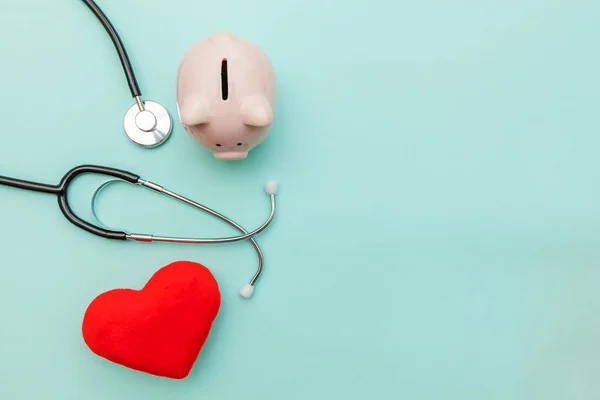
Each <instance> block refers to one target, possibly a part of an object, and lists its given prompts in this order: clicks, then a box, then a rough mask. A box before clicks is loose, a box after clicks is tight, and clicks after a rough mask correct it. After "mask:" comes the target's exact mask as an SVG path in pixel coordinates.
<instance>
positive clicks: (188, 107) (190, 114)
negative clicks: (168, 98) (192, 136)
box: [179, 97, 210, 126]
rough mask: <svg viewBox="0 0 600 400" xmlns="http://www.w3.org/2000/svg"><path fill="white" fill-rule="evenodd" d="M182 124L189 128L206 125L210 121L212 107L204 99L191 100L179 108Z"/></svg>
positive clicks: (184, 102)
mask: <svg viewBox="0 0 600 400" xmlns="http://www.w3.org/2000/svg"><path fill="white" fill-rule="evenodd" d="M179 118H180V119H181V123H182V124H184V125H188V126H194V125H200V124H206V123H208V122H209V120H210V107H209V105H208V101H207V100H206V99H205V98H203V97H198V98H189V99H186V100H184V101H183V103H182V104H181V107H180V108H179Z"/></svg>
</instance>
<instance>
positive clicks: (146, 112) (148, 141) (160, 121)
mask: <svg viewBox="0 0 600 400" xmlns="http://www.w3.org/2000/svg"><path fill="white" fill-rule="evenodd" d="M124 128H125V133H126V134H127V136H128V137H129V139H131V141H132V142H134V143H136V144H138V145H140V146H143V147H156V146H160V145H161V144H163V143H164V142H165V141H166V140H167V139H168V138H169V135H170V134H171V130H172V128H173V122H172V120H171V115H170V114H169V112H168V111H167V110H166V109H165V108H164V107H163V106H161V105H160V104H158V103H156V102H154V101H144V102H143V103H142V102H141V101H138V103H136V104H134V105H133V106H131V108H130V109H129V110H128V111H127V113H126V114H125V121H124Z"/></svg>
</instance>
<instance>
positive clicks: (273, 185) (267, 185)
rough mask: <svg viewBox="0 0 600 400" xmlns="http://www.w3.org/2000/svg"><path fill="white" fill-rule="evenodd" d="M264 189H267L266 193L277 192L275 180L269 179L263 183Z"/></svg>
mask: <svg viewBox="0 0 600 400" xmlns="http://www.w3.org/2000/svg"><path fill="white" fill-rule="evenodd" d="M265 190H266V191H267V194H268V195H272V194H275V193H277V182H275V181H269V182H267V183H265Z"/></svg>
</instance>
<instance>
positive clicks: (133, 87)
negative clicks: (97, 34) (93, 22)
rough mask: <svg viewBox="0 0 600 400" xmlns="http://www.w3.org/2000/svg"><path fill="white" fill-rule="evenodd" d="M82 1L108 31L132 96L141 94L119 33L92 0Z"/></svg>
mask: <svg viewBox="0 0 600 400" xmlns="http://www.w3.org/2000/svg"><path fill="white" fill-rule="evenodd" d="M82 1H83V2H84V3H85V4H86V5H87V6H88V7H89V9H90V10H92V12H93V13H94V15H96V17H98V20H100V22H101V23H102V25H103V26H104V29H106V32H108V35H109V36H110V38H111V39H112V41H113V43H114V45H115V48H116V50H117V53H118V54H119V58H120V59H121V64H122V65H123V70H124V71H125V76H126V77H127V83H128V84H129V90H130V91H131V95H132V96H133V97H137V96H141V95H142V92H141V91H140V87H139V85H138V83H137V79H136V78H135V73H134V72H133V67H132V66H131V61H129V56H128V55H127V51H126V50H125V46H123V42H121V38H120V37H119V34H118V33H117V31H116V30H115V28H114V27H113V26H112V24H111V23H110V21H109V19H108V17H107V16H106V15H105V14H104V12H103V11H102V10H101V9H100V7H98V5H97V4H96V3H95V2H94V1H93V0H82Z"/></svg>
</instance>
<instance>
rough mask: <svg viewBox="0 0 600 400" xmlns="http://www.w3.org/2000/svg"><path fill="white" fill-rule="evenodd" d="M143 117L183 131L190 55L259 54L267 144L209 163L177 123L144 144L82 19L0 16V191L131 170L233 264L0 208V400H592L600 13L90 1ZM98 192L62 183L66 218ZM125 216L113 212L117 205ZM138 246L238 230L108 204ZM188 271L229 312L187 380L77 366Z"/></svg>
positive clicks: (576, 2) (41, 202)
mask: <svg viewBox="0 0 600 400" xmlns="http://www.w3.org/2000/svg"><path fill="white" fill-rule="evenodd" d="M99 4H100V6H101V7H103V9H104V10H105V12H106V13H107V14H108V15H109V16H110V18H111V19H112V21H113V23H114V24H115V26H116V27H117V29H118V31H119V32H120V34H121V36H122V38H123V40H124V42H125V44H126V46H127V48H128V50H129V53H130V56H131V59H132V62H133V63H134V66H135V67H136V70H137V73H138V79H139V81H140V85H141V87H142V90H143V92H144V94H145V97H146V98H147V99H155V100H158V101H160V102H162V103H163V104H165V105H166V106H167V107H168V109H169V110H170V111H171V112H172V113H173V115H174V117H175V118H177V115H176V106H175V74H176V70H177V67H178V63H179V60H180V58H181V56H182V55H183V53H184V52H185V50H186V49H187V48H188V47H189V46H190V45H191V44H192V43H193V42H195V41H196V40H198V39H200V38H202V37H204V36H206V35H208V34H210V33H213V32H215V31H230V32H233V33H235V34H237V35H240V36H243V37H245V38H247V39H250V40H252V41H254V42H255V43H257V44H259V45H260V46H261V47H262V48H263V49H264V50H265V51H266V52H267V53H268V54H269V56H270V57H271V59H272V61H273V64H274V66H275V68H276V71H277V74H278V75H277V79H278V88H279V99H278V113H277V122H276V124H275V126H274V129H273V131H272V134H271V135H270V136H269V138H268V140H267V141H266V142H264V144H262V145H261V146H260V147H259V148H257V149H256V150H254V151H253V152H251V156H250V157H249V158H248V159H247V160H245V161H242V162H232V163H226V162H219V161H217V160H215V159H214V158H213V157H212V156H211V155H210V154H209V153H208V152H207V151H205V150H203V149H202V148H200V147H199V146H198V145H196V144H195V143H194V142H193V141H192V140H191V138H190V137H189V136H188V135H187V134H186V133H185V132H184V131H183V129H182V128H181V127H180V125H179V124H178V121H177V120H175V122H176V126H175V130H174V132H173V135H172V137H171V138H170V140H169V141H168V142H167V143H166V144H165V145H164V146H162V147H160V148H157V149H154V150H145V149H141V148H138V147H136V146H135V145H134V144H132V143H131V142H129V141H128V139H127V138H126V136H125V135H124V133H123V131H122V128H121V124H122V115H123V114H124V112H125V110H126V109H127V108H128V107H129V106H130V105H131V104H132V101H131V98H130V95H129V92H128V88H127V85H126V82H125V79H124V76H123V73H122V70H121V65H120V63H119V61H118V58H117V56H116V54H115V51H114V48H113V46H112V43H111V42H110V40H109V39H108V37H107V36H106V34H105V32H104V30H103V28H102V27H101V25H100V24H99V23H98V22H97V21H96V20H95V18H94V17H93V15H92V14H91V13H90V12H89V11H88V10H87V8H86V7H85V6H84V5H83V4H81V3H80V2H79V1H75V0H56V1H52V2H50V1H43V0H31V1H19V0H6V1H4V2H3V4H2V5H1V11H0V36H1V37H2V39H0V54H1V55H2V56H1V57H2V60H1V62H0V93H1V96H0V109H1V110H2V130H1V133H0V174H3V175H9V176H16V177H21V178H24V179H33V180H39V181H44V182H49V183H55V182H57V181H58V180H59V179H60V177H61V176H62V175H63V174H64V173H65V172H66V171H67V170H68V169H70V168H71V167H73V166H75V165H77V164H84V163H96V164H103V165H108V166H113V167H119V168H123V169H128V170H131V171H134V172H136V173H139V174H140V175H142V176H143V177H144V178H146V179H150V180H153V181H155V182H158V183H161V184H163V185H164V186H166V187H168V188H170V189H171V190H174V191H178V192H181V193H182V194H184V195H186V196H188V197H190V198H193V199H198V200H199V201H201V202H203V203H205V204H207V205H209V206H213V207H215V208H217V209H218V210H219V211H222V212H223V213H225V214H226V215H229V216H231V217H232V218H234V219H235V220H236V221H238V222H239V223H241V224H242V225H244V226H245V227H247V228H253V227H256V226H258V225H259V224H260V223H261V222H262V221H263V219H264V217H265V216H266V215H267V212H268V202H267V198H266V196H265V195H264V192H263V188H262V185H263V183H264V181H266V180H269V179H276V180H278V181H279V182H280V188H281V191H280V194H279V197H278V199H279V205H280V208H279V210H280V212H279V214H278V215H277V217H276V222H275V223H274V224H273V225H272V227H271V228H270V229H269V230H267V231H266V232H265V233H264V234H262V235H260V237H259V238H258V240H259V243H260V244H261V245H262V247H263V250H264V252H265V256H266V262H267V264H266V267H265V273H264V275H263V279H262V280H261V281H260V283H259V285H258V286H257V290H256V295H255V297H254V298H253V299H252V300H251V301H245V300H243V299H241V298H240V297H239V295H238V294H237V292H238V290H239V288H240V287H241V286H242V285H243V284H244V283H246V282H247V280H248V279H249V278H250V277H251V276H252V274H253V272H254V268H255V255H254V254H253V252H252V248H251V246H249V244H248V243H237V244H233V245H226V246H212V247H210V246H209V247H206V246H204V247H203V246H200V247H198V246H184V245H168V244H134V243H130V242H127V243H120V242H114V241H108V240H103V239H100V238H98V237H95V236H93V235H90V234H87V233H84V232H83V231H81V230H78V229H77V228H75V227H74V226H72V225H70V224H69V223H68V222H67V221H66V220H65V219H64V218H63V217H62V215H61V214H60V212H59V210H58V208H57V205H56V200H55V199H54V198H52V197H51V196H49V195H43V194H37V193H27V192H24V191H19V190H14V189H9V188H0V198H1V204H2V207H1V208H0V221H1V226H2V229H0V243H2V250H1V253H0V255H1V256H0V265H1V266H0V269H1V271H2V273H1V282H2V289H1V290H0V304H1V306H0V310H1V313H2V319H1V321H2V323H1V325H0V328H1V329H0V398H1V399H6V400H21V399H23V400H25V399H26V400H31V399H44V400H55V399H56V400H57V399H61V400H70V399H74V400H75V399H77V400H79V399H89V400H96V399H111V400H125V399H127V400H129V399H145V400H151V399H170V400H177V399H248V400H250V399H261V400H266V399H287V400H292V399H364V398H370V399H445V400H470V399H474V400H475V399H477V400H481V399H486V400H494V399H502V400H504V399H511V400H534V399H540V400H541V399H543V400H564V399H569V400H580V399H585V400H588V399H590V400H591V399H598V398H599V397H600V372H599V371H600V291H599V290H598V286H599V284H600V157H599V156H598V154H599V150H600V121H599V117H600V114H599V107H600V94H599V93H600V73H599V71H600V48H599V47H598V43H599V39H600V24H599V23H598V21H599V20H600V3H599V2H598V1H595V0H528V1H521V0H503V1H481V0H464V1H450V0H423V1H410V2H408V1H391V0H375V1H368V2H358V1H355V2H348V1H342V0H318V1H317V0H302V1H300V0H287V1H274V0H256V1H243V0H231V1H223V2H219V1H216V2H207V1H197V0H170V1H148V0H146V1H144V0H127V1H116V0H112V1H110V0H102V1H99ZM101 182H103V180H102V179H99V178H97V177H85V178H81V179H78V180H77V182H76V185H75V186H74V190H73V192H72V199H73V202H74V205H75V209H76V210H77V211H78V212H80V213H82V214H83V215H84V216H86V218H90V217H91V216H90V212H89V206H88V204H89V198H90V196H91V194H92V193H93V191H94V189H95V187H96V186H97V185H98V184H99V183H101ZM124 202H127V203H126V204H123V203H124ZM100 211H101V213H102V215H103V216H105V219H106V221H107V223H109V224H111V225H116V226H119V227H120V226H123V227H125V228H127V229H129V230H132V231H136V232H150V233H156V234H175V235H202V236H206V235H209V236H214V235H230V234H232V233H233V232H234V231H233V230H231V229H229V228H228V227H227V226H223V225H222V224H219V223H218V222H216V221H213V220H211V219H210V218H208V217H206V216H204V215H202V214H199V213H197V212H196V211H194V210H192V209H188V208H186V207H184V206H180V205H178V204H176V203H173V202H171V201H170V200H168V199H162V198H160V197H159V196H156V195H155V194H152V193H150V192H146V191H144V190H141V189H139V188H137V189H136V188H134V187H128V186H125V185H123V186H115V187H114V188H113V189H110V190H108V191H107V193H106V195H105V196H104V197H102V199H101V201H100ZM179 259H185V260H193V261H198V262H202V263H204V264H206V265H207V266H209V267H210V268H211V270H212V271H213V272H214V274H215V276H216V278H217V280H218V281H219V283H220V285H221V288H222V293H223V304H222V310H221V312H220V314H219V316H218V318H217V320H216V322H215V325H214V329H213V331H212V332H211V336H210V338H209V340H208V342H207V344H206V346H205V348H204V349H203V351H202V353H201V356H200V358H199V360H198V362H197V364H196V366H195V368H194V371H193V373H192V374H191V376H190V377H189V378H188V379H186V380H184V381H171V380H165V379H161V378H157V377H152V376H149V375H145V374H141V373H137V372H134V371H130V370H127V369H125V368H122V367H120V366H117V365H114V364H111V363H109V362H107V361H105V360H103V359H101V358H98V357H96V356H94V355H92V354H91V352H90V351H89V350H88V349H87V347H86V346H85V344H84V343H83V341H82V337H81V331H80V329H81V318H82V316H83V313H84V312H85V309H86V307H87V305H88V304H89V302H90V301H91V300H92V299H93V298H94V297H95V296H96V295H98V294H99V293H101V292H103V291H105V290H109V289H112V288H115V287H134V288H139V287H141V286H142V285H143V284H144V283H145V282H146V280H147V279H148V278H149V277H150V276H151V275H152V274H153V273H154V272H155V271H156V270H157V269H158V268H160V267H161V266H163V265H165V264H167V263H169V262H172V261H175V260H179Z"/></svg>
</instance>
